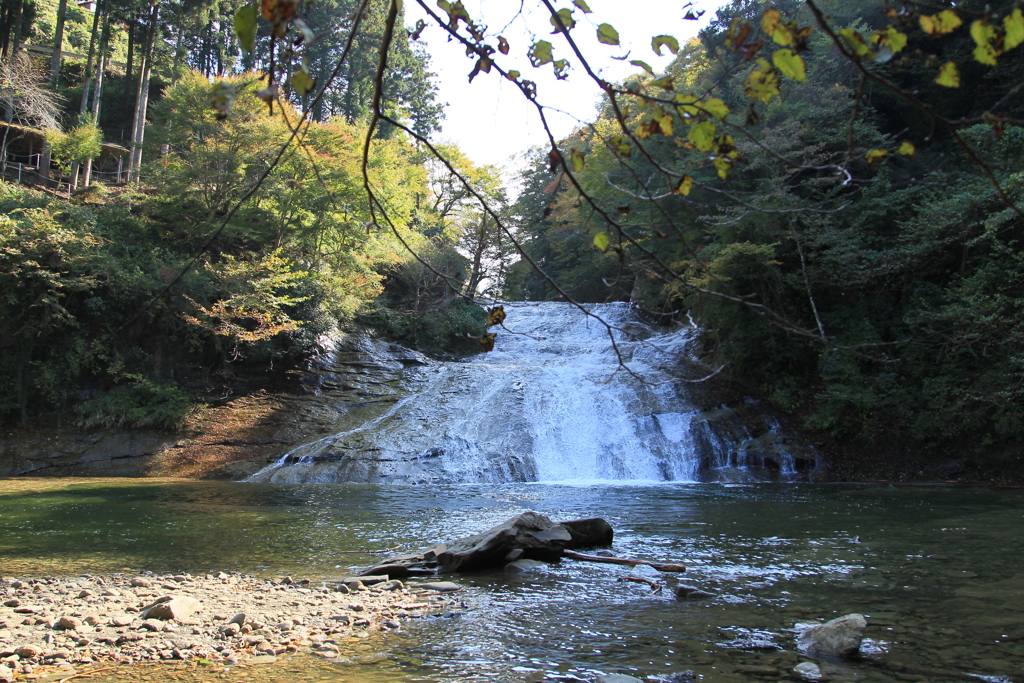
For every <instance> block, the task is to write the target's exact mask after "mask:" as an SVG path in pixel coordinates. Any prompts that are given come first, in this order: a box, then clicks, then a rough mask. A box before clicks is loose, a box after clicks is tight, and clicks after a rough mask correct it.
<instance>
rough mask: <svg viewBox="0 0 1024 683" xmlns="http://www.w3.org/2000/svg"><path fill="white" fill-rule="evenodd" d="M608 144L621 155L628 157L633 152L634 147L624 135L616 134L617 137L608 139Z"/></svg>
mask: <svg viewBox="0 0 1024 683" xmlns="http://www.w3.org/2000/svg"><path fill="white" fill-rule="evenodd" d="M608 144H610V145H611V146H612V149H614V150H615V152H616V153H617V154H618V155H619V156H624V157H628V156H629V155H630V154H632V153H633V148H632V147H630V145H629V143H628V142H627V141H626V139H625V137H624V136H622V135H616V136H615V137H613V138H611V139H610V140H608Z"/></svg>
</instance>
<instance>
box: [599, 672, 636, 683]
mask: <svg viewBox="0 0 1024 683" xmlns="http://www.w3.org/2000/svg"><path fill="white" fill-rule="evenodd" d="M595 680H596V681H597V683H644V682H643V681H642V680H640V679H639V678H635V677H633V676H626V675H625V674H605V675H603V676H598V677H597V678H596V679H595Z"/></svg>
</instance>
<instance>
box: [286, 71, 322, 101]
mask: <svg viewBox="0 0 1024 683" xmlns="http://www.w3.org/2000/svg"><path fill="white" fill-rule="evenodd" d="M290 82H291V84H292V88H293V89H294V90H295V94H296V95H298V96H299V97H302V96H303V95H305V94H306V93H308V92H309V91H311V90H312V89H313V88H314V87H315V86H316V81H315V80H313V77H312V76H310V75H309V74H308V73H306V72H305V71H303V70H302V69H299V70H298V71H296V72H295V73H294V74H292V77H291V79H290Z"/></svg>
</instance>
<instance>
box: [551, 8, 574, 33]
mask: <svg viewBox="0 0 1024 683" xmlns="http://www.w3.org/2000/svg"><path fill="white" fill-rule="evenodd" d="M548 21H550V22H551V25H552V26H553V27H554V28H555V30H554V31H552V33H560V32H561V31H562V28H563V27H564V28H565V30H566V31H569V30H570V29H572V28H573V27H574V26H575V25H576V20H575V19H573V18H572V10H571V9H569V8H568V7H563V8H562V9H560V10H558V12H556V13H555V14H553V15H551V16H550V17H548Z"/></svg>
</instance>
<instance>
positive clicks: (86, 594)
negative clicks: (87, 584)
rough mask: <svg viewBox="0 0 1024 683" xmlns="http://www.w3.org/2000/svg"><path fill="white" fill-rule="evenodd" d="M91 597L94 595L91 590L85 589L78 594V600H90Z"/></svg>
mask: <svg viewBox="0 0 1024 683" xmlns="http://www.w3.org/2000/svg"><path fill="white" fill-rule="evenodd" d="M93 595H95V594H94V593H93V592H92V591H91V590H89V589H88V588H86V589H85V590H83V591H81V592H80V593H79V594H78V597H80V598H91V597H92V596H93Z"/></svg>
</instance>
